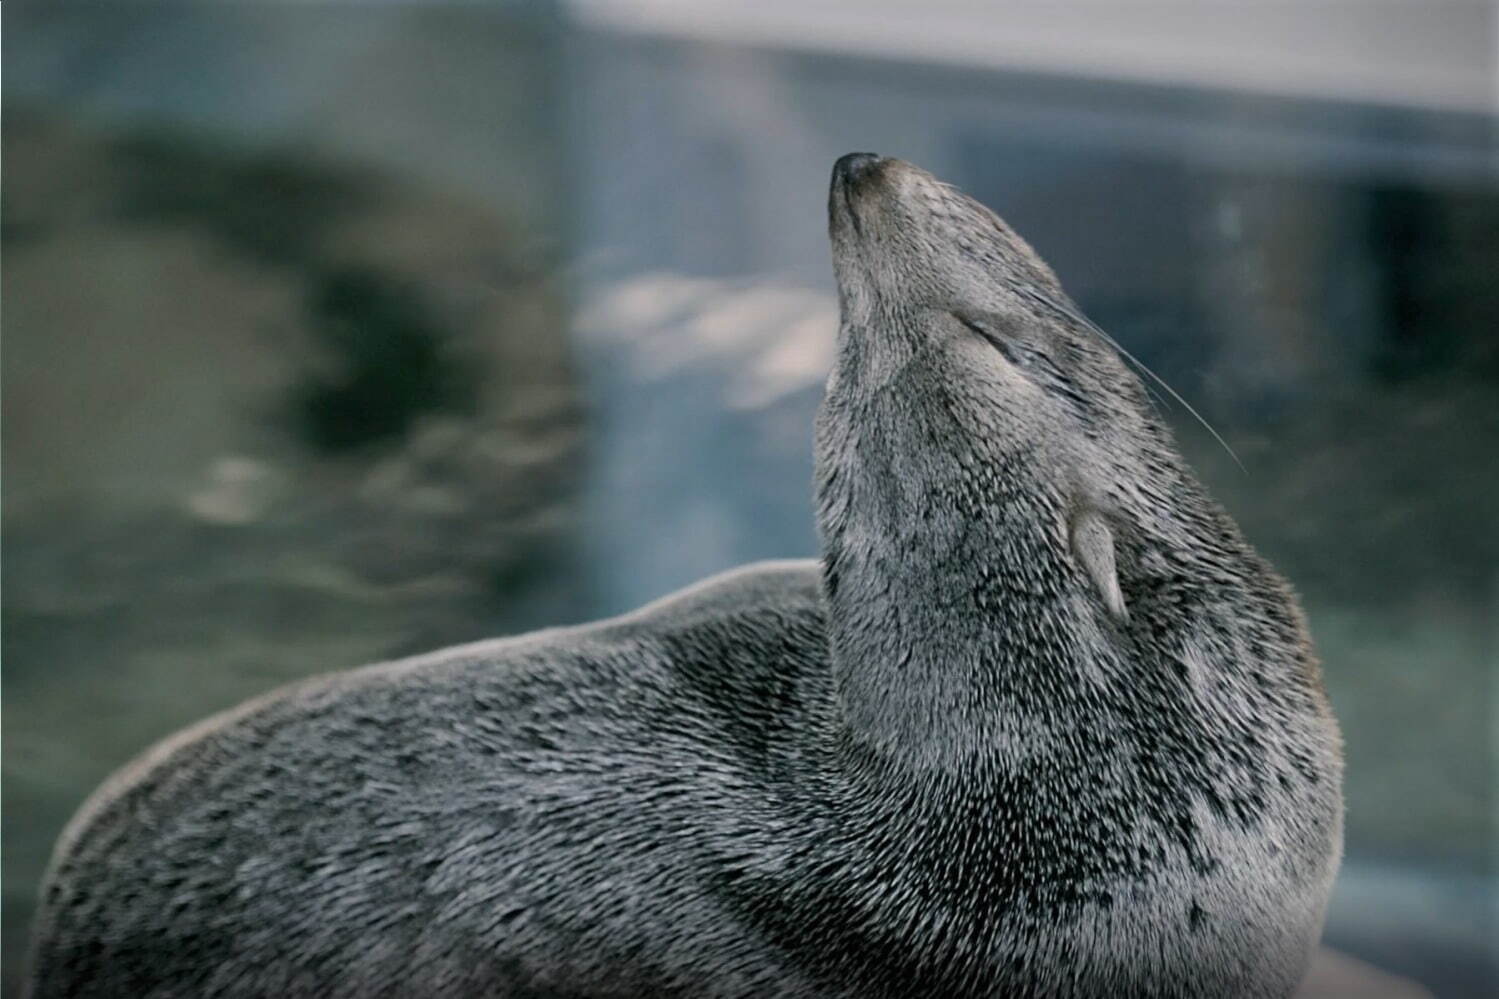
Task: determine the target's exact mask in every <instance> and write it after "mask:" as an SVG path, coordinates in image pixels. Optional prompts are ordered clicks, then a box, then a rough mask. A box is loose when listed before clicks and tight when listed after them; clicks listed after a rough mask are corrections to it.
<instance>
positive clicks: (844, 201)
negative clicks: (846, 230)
mask: <svg viewBox="0 0 1499 999" xmlns="http://www.w3.org/2000/svg"><path fill="white" fill-rule="evenodd" d="M849 186H850V185H849V182H848V181H847V180H846V179H843V178H840V179H839V180H837V181H835V182H834V184H833V204H834V207H835V208H836V209H837V210H838V212H839V213H840V214H842V215H843V216H844V217H845V218H847V219H848V224H849V226H850V227H851V228H852V229H853V230H854V235H855V236H857V237H858V238H859V239H863V238H864V227H863V226H862V225H861V224H860V222H859V213H858V212H857V211H855V210H854V199H853V191H851V190H850V189H849Z"/></svg>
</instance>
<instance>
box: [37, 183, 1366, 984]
mask: <svg viewBox="0 0 1499 999" xmlns="http://www.w3.org/2000/svg"><path fill="white" fill-rule="evenodd" d="M829 214H830V234H831V240H832V245H833V257H834V263H835V269H836V273H837V278H838V286H839V292H840V302H841V312H842V321H841V325H840V330H839V333H838V351H837V358H836V362H835V368H834V370H833V372H832V374H831V376H830V378H829V381H828V386H827V394H826V398H825V401H824V402H823V405H822V408H821V410H820V412H819V415H818V420H817V428H816V452H817V475H816V496H817V516H818V523H819V527H820V536H821V542H822V558H821V560H820V561H818V562H811V561H807V562H787V563H774V564H762V565H756V566H751V567H747V568H744V569H741V570H738V571H736V572H732V573H729V574H727V575H724V576H720V577H717V578H714V579H711V580H709V581H706V582H704V583H701V584H699V585H697V586H696V587H693V588H691V589H689V590H687V591H684V592H682V593H679V594H676V595H673V596H671V597H667V598H665V599H663V600H661V601H659V602H657V603H654V604H651V605H649V606H647V607H645V608H643V609H641V610H639V611H637V612H635V613H632V614H629V615H627V616H624V617H621V618H616V619H612V620H608V621H603V622H600V623H596V624H591V625H586V626H582V627H571V628H562V629H557V630H550V631H543V632H539V633H536V634H532V635H528V636H522V637H519V638H513V639H506V640H500V641H495V642H489V643H482V644H477V645H470V646H464V647H460V648H455V649H450V650H447V651H443V652H438V653H435V654H433V655H430V656H426V657H422V658H418V659H413V660H408V661H403V662H397V663H392V664H385V665H379V666H373V667H367V668H365V669H363V670H358V671H354V672H350V673H345V674H339V675H334V676H332V677H330V678H325V679H318V680H314V681H310V682H306V683H303V684H300V685H297V686H294V687H292V688H290V689H287V690H284V691H281V692H278V693H275V694H272V695H270V696H268V697H265V698H262V699H260V700H257V701H253V702H251V703H249V704H247V705H245V706H243V707H241V708H239V709H237V710H234V711H232V712H229V713H228V714H226V715H223V716H220V717H218V718H215V719H211V720H209V721H208V722H205V723H203V724H202V725H200V726H198V727H196V728H194V729H191V730H189V731H187V732H184V733H182V734H181V735H178V736H176V737H174V738H172V739H169V740H168V741H167V742H166V743H164V744H163V745H161V746H159V747H158V748H156V749H154V750H152V751H151V752H150V753H148V754H147V755H146V756H145V758H143V759H142V760H140V761H138V762H137V763H135V764H134V765H133V766H131V767H130V768H128V769H127V770H125V771H123V772H122V773H121V774H119V775H118V776H116V777H115V778H113V779H112V780H111V781H110V782H109V783H108V784H107V785H106V786H105V787H104V788H102V789H101V790H100V791H99V792H97V793H96V794H95V796H94V797H93V799H92V800H91V801H90V802H89V803H88V804H87V805H86V806H85V807H84V809H83V810H82V811H81V812H80V814H79V816H78V817H77V818H75V820H74V821H73V823H72V824H71V825H70V827H69V829H68V830H67V831H66V833H65V834H64V836H63V838H62V840H61V842H60V844H59V846H58V848H57V853H56V856H55V859H54V863H53V867H52V869H51V871H50V874H49V877H48V879H47V883H46V886H45V890H44V898H43V902H42V906H43V908H42V912H41V915H40V918H39V922H38V926H37V932H36V939H35V950H34V968H33V979H32V995H33V996H35V997H37V999H51V997H54V996H84V995H97V996H121V995H132V996H181V995H216V996H266V995H277V996H319V997H339V996H343V997H359V999H364V997H368V996H420V997H438V996H473V995H481V994H482V995H489V996H517V997H519V996H528V997H529V996H625V995H652V996H767V995H775V996H808V997H810V996H850V997H852V996H862V997H869V996H892V997H893V996H915V995H932V996H957V997H962V996H1006V997H1012V999H1014V997H1038V999H1039V997H1102V996H1109V997H1145V996H1151V997H1163V996H1183V997H1185V996H1202V997H1208V996H1212V997H1229V996H1234V997H1251V996H1252V997H1283V996H1287V995H1290V994H1291V993H1292V992H1293V991H1294V990H1295V988H1296V985H1297V983H1298V982H1299V981H1300V979H1301V977H1302V975H1303V972H1304V970H1305V968H1306V966H1307V963H1308V960H1309V958H1310V955H1311V952H1312V950H1313V948H1314V946H1315V944H1316V940H1317V937H1318V934H1319V931H1320V927H1321V923H1322V918H1323V910H1324V906H1325V903H1326V899H1327V896H1328V892H1329V889H1330V886H1331V883H1332V879H1333V876H1334V873H1335V871H1336V868H1337V865H1338V860H1339V854H1340V843H1341V792H1340V785H1341V763H1340V755H1339V753H1340V749H1339V737H1338V732H1337V728H1336V724H1335V722H1334V720H1333V718H1332V716H1331V714H1330V711H1329V709H1328V705H1327V702H1326V700H1325V698H1324V695H1323V693H1322V691H1321V687H1320V682H1319V679H1318V666H1317V664H1316V661H1315V659H1314V658H1313V655H1312V652H1311V647H1310V644H1309V642H1308V639H1307V634H1306V631H1305V629H1304V626H1303V623H1302V618H1301V614H1300V612H1299V610H1298V609H1297V605H1296V601H1295V599H1294V598H1293V596H1292V594H1291V592H1290V591H1289V589H1288V588H1287V587H1286V585H1285V584H1284V583H1283V582H1282V581H1281V580H1280V579H1279V578H1278V577H1277V576H1276V575H1275V573H1274V572H1273V571H1272V570H1271V569H1270V568H1269V566H1268V565H1267V564H1266V563H1265V562H1264V561H1262V560H1261V559H1260V557H1259V556H1257V555H1256V554H1255V552H1254V551H1253V550H1252V549H1251V548H1250V547H1249V545H1248V544H1246V542H1245V541H1244V540H1243V538H1242V537H1241V536H1240V534H1239V531H1238V530H1237V528H1236V527H1235V525H1234V524H1233V523H1232V521H1231V520H1230V519H1229V517H1228V516H1227V515H1226V514H1225V513H1224V512H1223V511H1222V510H1221V509H1220V508H1219V507H1218V506H1217V505H1216V504H1215V503H1214V502H1213V501H1212V500H1211V499H1210V498H1209V497H1208V496H1207V494H1206V493H1205V492H1204V490H1203V488H1202V486H1201V485H1199V484H1198V482H1197V481H1196V480H1195V479H1194V478H1193V477H1192V475H1191V473H1190V472H1189V471H1188V470H1187V468H1186V467H1185V464H1184V462H1183V460H1182V459H1181V458H1180V456H1179V455H1178V453H1177V449H1176V447H1175V445H1174V443H1173V441H1172V438H1171V436H1170V434H1169V433H1168V431H1167V430H1166V428H1165V427H1164V426H1163V425H1162V424H1161V423H1160V422H1159V421H1158V419H1157V418H1156V416H1155V415H1154V413H1153V411H1152V409H1151V407H1150V405H1149V404H1148V401H1147V399H1146V397H1145V393H1144V390H1143V386H1142V385H1141V383H1140V382H1139V381H1138V379H1137V378H1136V377H1135V375H1134V374H1133V373H1132V372H1131V371H1130V370H1129V369H1128V368H1127V367H1126V366H1125V365H1124V364H1123V362H1122V361H1121V359H1120V357H1119V356H1118V355H1117V354H1116V353H1115V351H1114V350H1113V349H1111V348H1110V346H1109V345H1108V344H1107V343H1105V342H1104V341H1103V340H1102V339H1101V338H1100V336H1099V335H1098V332H1097V331H1096V328H1093V327H1091V326H1090V325H1089V324H1088V323H1087V322H1086V320H1084V319H1083V318H1082V317H1081V315H1080V314H1079V313H1078V312H1077V310H1076V307H1075V306H1073V305H1072V304H1071V302H1070V301H1069V300H1068V299H1067V297H1066V296H1065V294H1064V293H1063V292H1062V290H1061V288H1060V286H1059V285H1058V283H1057V280H1056V278H1055V276H1054V275H1053V274H1052V272H1051V271H1050V269H1049V268H1048V267H1047V266H1046V265H1045V264H1044V263H1043V262H1042V261H1041V260H1040V259H1039V258H1038V257H1037V256H1036V254H1035V253H1034V252H1032V250H1031V249H1030V248H1029V247H1028V246H1027V245H1026V244H1025V243H1024V242H1023V241H1022V240H1021V239H1020V238H1019V237H1018V236H1016V235H1015V234H1014V233H1013V232H1011V231H1010V230H1009V229H1008V228H1007V227H1006V226H1005V225H1004V223H1002V222H1001V221H1000V220H999V219H998V218H997V217H996V216H995V215H993V214H992V213H991V212H990V211H989V210H987V209H986V208H984V207H983V206H981V205H979V204H978V203H977V202H974V201H972V200H971V199H969V198H967V197H965V196H964V195H962V194H960V193H958V192H957V191H955V190H953V189H951V188H949V187H947V186H945V185H943V184H941V183H939V182H938V181H936V180H935V179H934V178H932V177H931V176H930V175H928V174H927V173H925V172H923V171H921V170H919V169H918V168H916V167H914V166H911V165H909V164H906V163H903V162H900V161H898V160H893V159H883V158H880V157H876V156H873V155H869V154H850V155H849V156H846V157H844V158H842V159H840V160H839V161H838V163H837V165H836V166H835V168H834V173H833V181H832V187H831V193H830V204H829Z"/></svg>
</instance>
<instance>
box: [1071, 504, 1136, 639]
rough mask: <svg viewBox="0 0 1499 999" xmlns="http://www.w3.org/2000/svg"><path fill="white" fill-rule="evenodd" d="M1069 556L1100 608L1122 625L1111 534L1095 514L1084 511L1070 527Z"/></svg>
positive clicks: (1117, 571)
mask: <svg viewBox="0 0 1499 999" xmlns="http://www.w3.org/2000/svg"><path fill="white" fill-rule="evenodd" d="M1072 554H1073V557H1074V558H1076V559H1077V560H1078V562H1079V564H1081V565H1082V567H1083V570H1084V571H1085V572H1087V574H1088V578H1089V579H1091V580H1093V585H1094V586H1095V587H1097V588H1098V595H1099V596H1100V597H1102V598H1103V603H1104V606H1105V607H1107V608H1108V609H1109V613H1110V614H1112V615H1113V616H1114V620H1116V621H1123V620H1124V619H1125V618H1126V617H1127V616H1128V614H1127V613H1126V611H1125V609H1124V593H1123V592H1122V591H1121V590H1120V589H1119V570H1118V567H1117V566H1116V565H1115V563H1114V532H1113V531H1112V530H1110V529H1109V525H1108V523H1107V522H1106V521H1105V520H1104V519H1103V516H1102V514H1100V513H1099V512H1098V511H1097V510H1084V511H1083V513H1082V514H1081V515H1080V516H1079V517H1078V518H1077V520H1075V521H1073V524H1072Z"/></svg>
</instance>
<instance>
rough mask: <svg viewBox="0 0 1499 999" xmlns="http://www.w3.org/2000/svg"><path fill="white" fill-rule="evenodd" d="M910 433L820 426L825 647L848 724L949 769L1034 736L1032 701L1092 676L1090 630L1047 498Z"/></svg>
mask: <svg viewBox="0 0 1499 999" xmlns="http://www.w3.org/2000/svg"><path fill="white" fill-rule="evenodd" d="M882 442H888V444H889V445H890V446H889V447H886V446H883V443H882ZM910 444H911V442H910V441H898V440H892V439H891V432H890V431H884V432H882V431H881V429H880V428H879V427H878V426H873V427H871V426H869V425H867V424H866V425H865V426H863V427H860V428H859V429H853V427H851V425H850V423H849V422H848V421H844V420H841V419H838V418H836V416H835V417H834V418H831V419H828V420H825V421H824V423H823V425H822V426H821V427H820V429H819V447H818V507H819V509H818V517H819V528H820V532H821V536H822V546H823V591H824V595H825V597H826V599H827V603H828V628H829V645H830V653H831V657H832V667H833V671H834V676H835V681H836V690H837V696H838V699H839V709H840V712H839V713H840V718H841V723H842V724H843V725H844V726H846V734H847V735H848V736H850V737H851V738H852V739H853V740H854V741H855V742H856V743H858V744H860V745H862V746H864V747H866V748H867V749H869V750H870V751H873V752H874V753H876V754H877V755H878V756H880V757H881V758H884V759H888V760H891V761H894V762H898V763H900V764H903V765H907V766H914V767H917V768H923V769H925V768H932V769H941V770H947V771H951V770H952V764H953V763H954V762H955V761H956V760H963V759H967V760H971V759H974V758H975V757H982V758H986V759H991V760H992V759H995V758H996V757H1004V756H1006V755H1013V754H1014V753H1018V752H1019V751H1020V749H1019V747H1021V746H1022V745H1024V744H1026V743H1027V741H1030V742H1033V741H1034V740H1027V739H1026V738H1025V736H1026V733H1025V732H1024V731H1023V729H1024V728H1026V727H1027V726H1028V724H1029V723H1030V722H1031V719H1030V717H1029V715H1030V713H1031V709H1032V708H1034V709H1035V710H1036V711H1041V712H1050V711H1052V710H1056V709H1059V708H1064V707H1065V703H1064V702H1066V701H1068V700H1069V699H1071V698H1073V697H1075V696H1076V695H1077V694H1078V692H1079V691H1080V690H1082V689H1084V688H1086V686H1087V677H1086V675H1085V674H1086V673H1087V667H1086V664H1087V662H1088V661H1089V659H1090V658H1091V657H1092V656H1094V655H1095V653H1096V648H1095V639H1098V638H1099V637H1100V636H1097V635H1095V634H1090V633H1089V626H1088V623H1087V622H1088V621H1089V620H1090V615H1091V613H1092V612H1091V610H1090V609H1088V608H1087V607H1085V606H1083V604H1084V603H1085V601H1084V600H1083V598H1082V595H1081V593H1080V592H1079V589H1078V587H1077V580H1076V571H1075V568H1074V567H1072V566H1071V565H1070V564H1069V562H1068V559H1067V554H1066V537H1067V533H1066V525H1065V523H1063V522H1062V521H1064V519H1065V518H1064V517H1062V516H1060V515H1058V514H1057V513H1056V510H1057V505H1056V503H1055V502H1054V498H1052V497H1046V496H1040V495H1038V494H1037V491H1036V486H1035V484H1034V483H1030V482H1027V483H1023V484H1017V485H1016V487H1015V488H1012V489H1006V488H1005V487H1004V486H1003V485H1002V484H997V483H996V476H995V469H994V468H993V467H992V466H990V465H985V464H982V463H974V462H972V461H971V460H970V458H971V457H972V456H965V455H962V454H954V453H950V452H944V451H942V450H940V449H936V448H930V447H929V448H927V449H926V450H925V451H911V450H907V449H906V448H907V447H908V446H909V445H910ZM913 455H915V457H911V456H913ZM1016 461H1017V462H1020V461H1023V458H1017V459H1016ZM1079 621H1082V624H1081V625H1080V624H1079Z"/></svg>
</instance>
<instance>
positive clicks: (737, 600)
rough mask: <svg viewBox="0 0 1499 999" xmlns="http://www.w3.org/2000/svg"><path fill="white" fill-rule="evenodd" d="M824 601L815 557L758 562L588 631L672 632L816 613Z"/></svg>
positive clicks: (601, 633) (700, 583) (602, 632)
mask: <svg viewBox="0 0 1499 999" xmlns="http://www.w3.org/2000/svg"><path fill="white" fill-rule="evenodd" d="M820 600H821V594H820V590H819V575H818V563H817V562H816V561H815V560H812V559H785V560H779V561H767V562H753V563H751V564H749V565H744V566H740V567H739V568H737V569H731V570H729V571H728V572H723V573H720V574H718V575H716V576H709V577H708V578H707V579H704V580H702V581H701V582H698V583H694V584H693V585H692V586H689V587H687V588H685V589H682V590H678V591H677V592H675V593H672V594H669V595H667V596H664V597H662V598H661V599H659V600H656V601H653V602H652V603H649V604H646V605H645V606H644V607H641V608H640V609H639V610H636V611H632V612H630V613H628V614H625V615H622V616H620V617H617V618H611V619H608V620H605V621H600V622H599V623H598V624H596V625H591V626H588V630H590V631H595V632H596V633H598V634H600V635H615V634H620V635H638V634H642V633H650V632H661V633H667V632H672V631H677V630H680V629H686V628H692V627H694V626H697V625H703V624H712V623H715V622H719V621H724V620H728V619H732V618H736V617H742V616H745V615H756V614H762V613H771V614H798V613H817V612H819V609H820Z"/></svg>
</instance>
